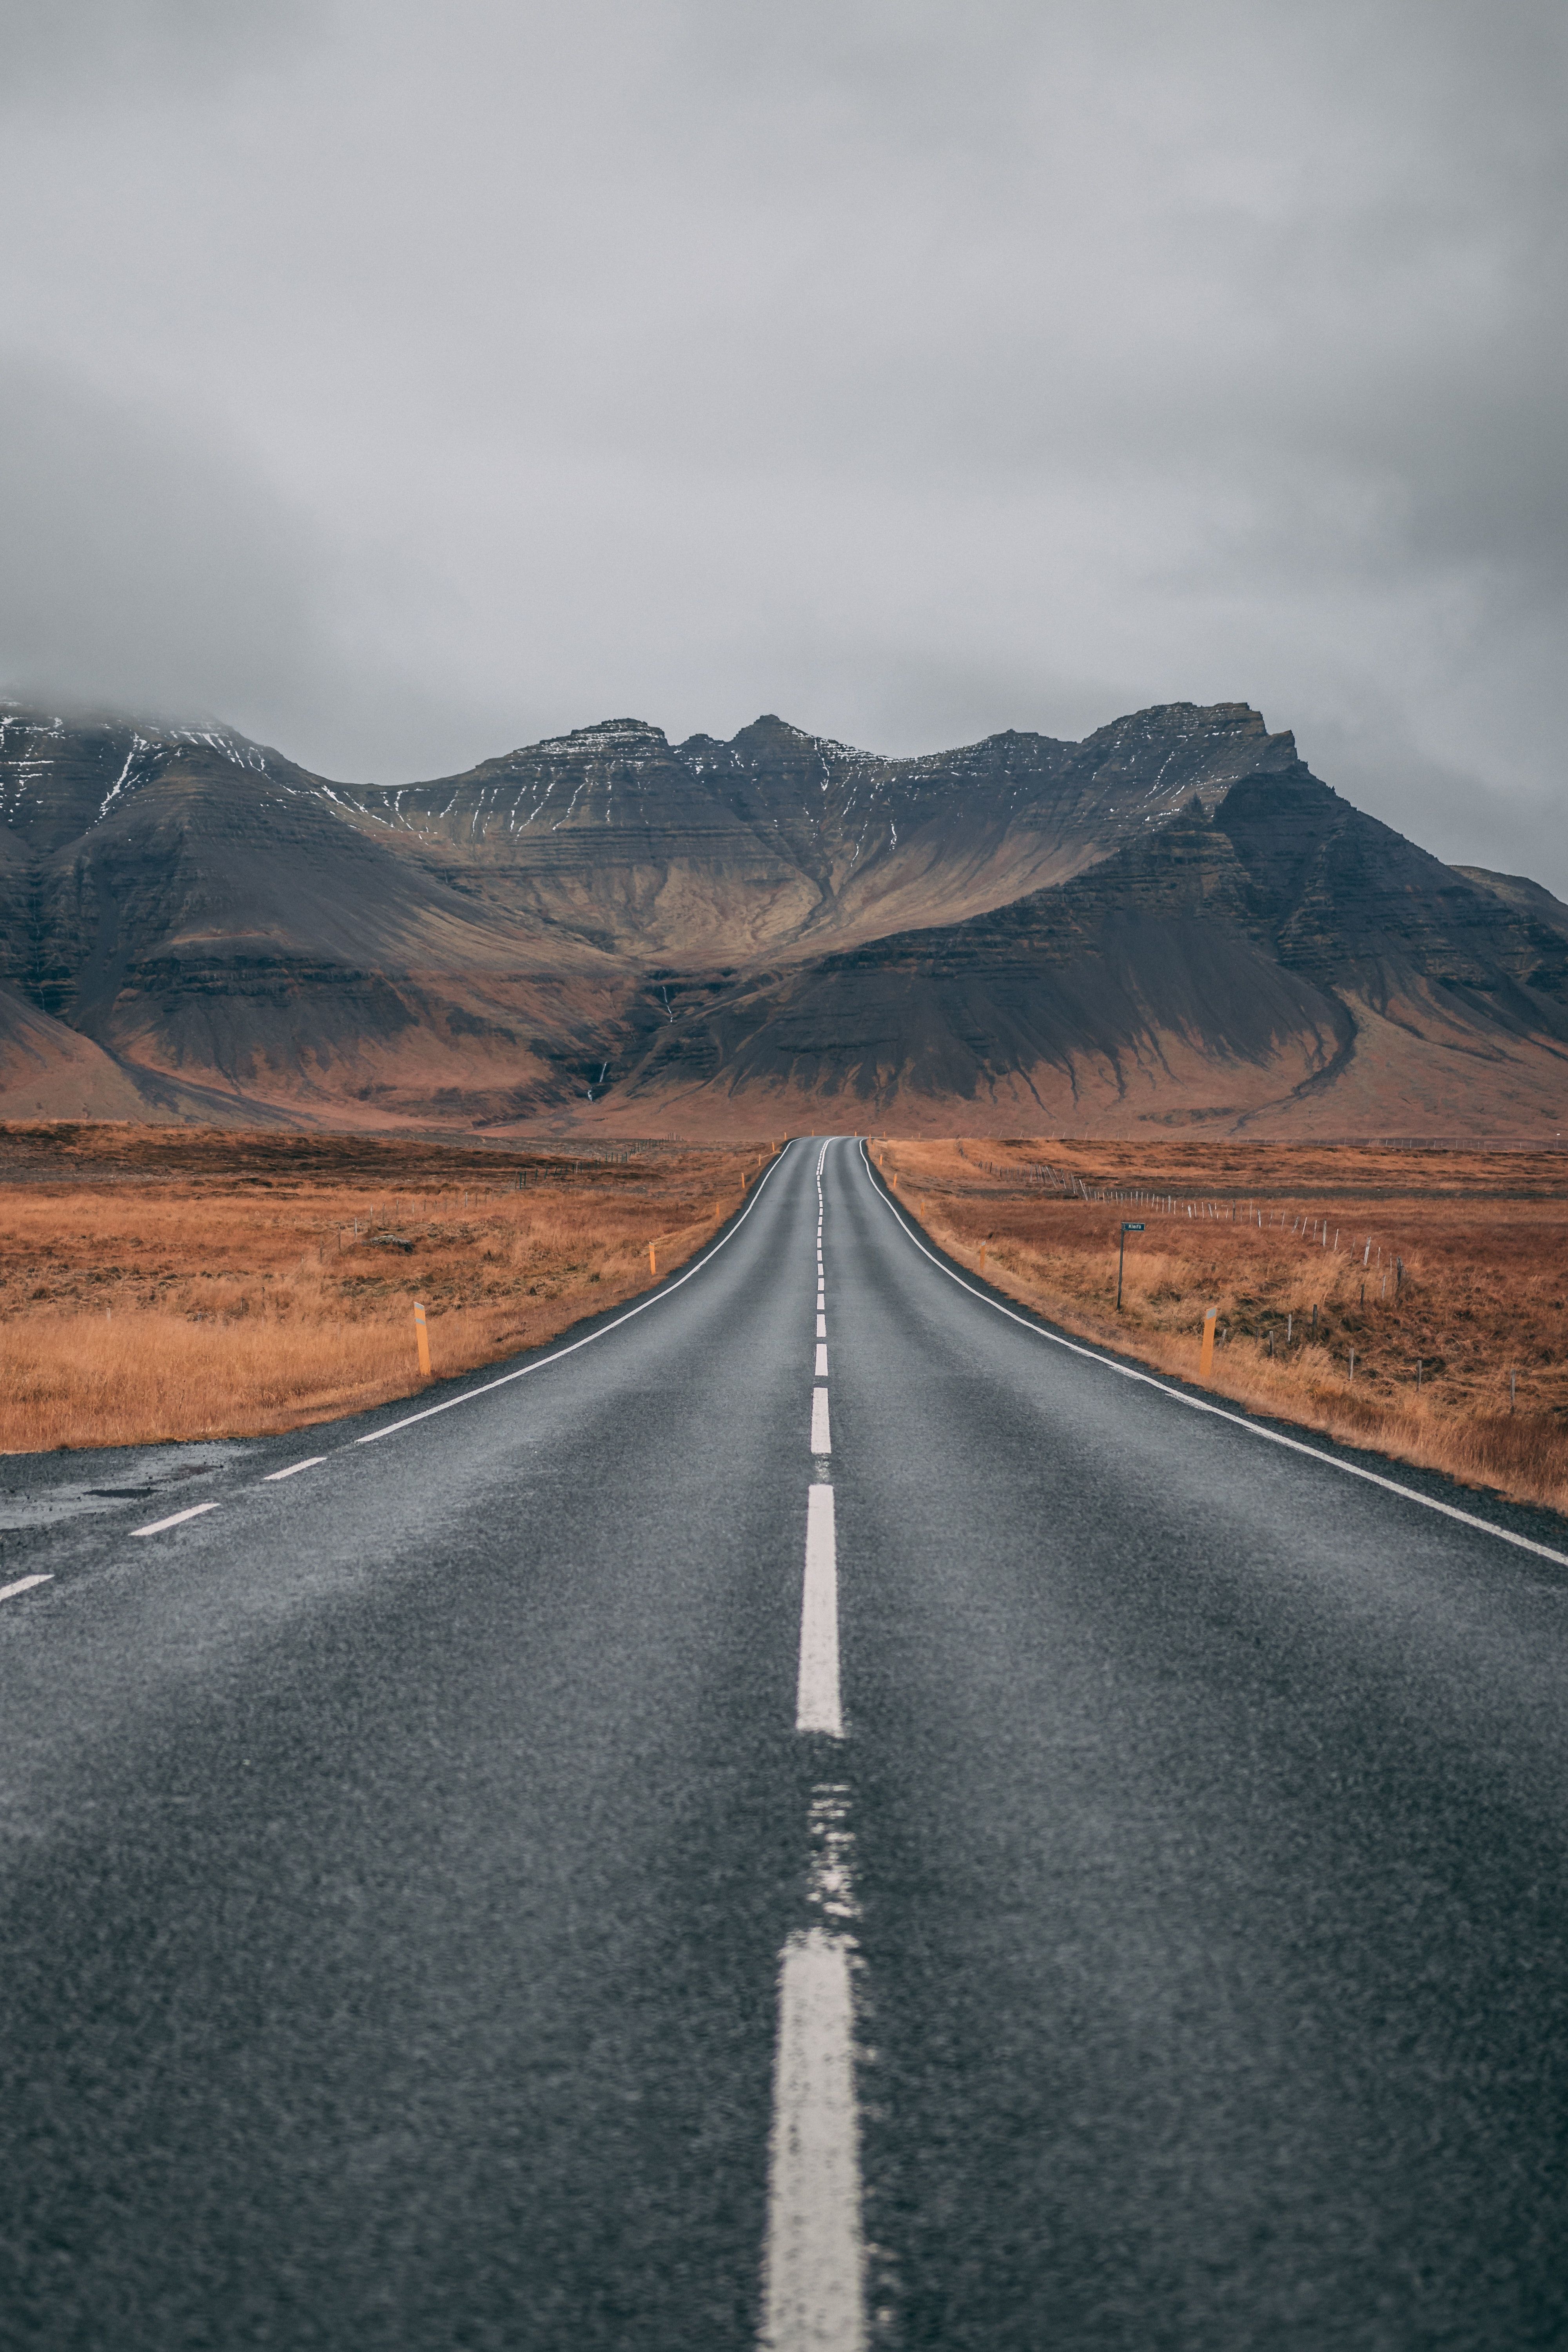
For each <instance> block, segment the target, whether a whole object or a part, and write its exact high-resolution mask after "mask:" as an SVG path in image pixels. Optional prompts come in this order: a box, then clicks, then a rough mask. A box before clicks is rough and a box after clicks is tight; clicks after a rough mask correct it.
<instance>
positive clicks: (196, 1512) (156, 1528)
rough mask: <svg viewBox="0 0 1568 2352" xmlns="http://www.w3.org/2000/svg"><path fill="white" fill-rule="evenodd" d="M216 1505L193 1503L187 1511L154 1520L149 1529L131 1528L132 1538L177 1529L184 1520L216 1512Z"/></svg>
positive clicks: (159, 1534)
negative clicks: (165, 1529) (206, 1512)
mask: <svg viewBox="0 0 1568 2352" xmlns="http://www.w3.org/2000/svg"><path fill="white" fill-rule="evenodd" d="M216 1508H217V1505H216V1503H193V1504H192V1505H191V1507H190V1509H189V1510H188V1511H171V1513H170V1514H169V1517H167V1518H166V1519H154V1520H153V1524H152V1526H151V1527H149V1528H132V1530H131V1532H132V1535H133V1536H161V1535H162V1534H163V1529H164V1528H177V1527H180V1526H182V1525H183V1524H184V1521H185V1520H186V1519H199V1518H200V1517H201V1515H202V1513H203V1512H204V1511H216Z"/></svg>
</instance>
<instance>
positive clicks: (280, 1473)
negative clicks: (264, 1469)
mask: <svg viewBox="0 0 1568 2352" xmlns="http://www.w3.org/2000/svg"><path fill="white" fill-rule="evenodd" d="M326 1458H327V1457H326V1455H325V1454H308V1455H307V1456H306V1458H305V1460H304V1461H303V1462H290V1464H289V1467H288V1468H287V1470H269V1471H268V1473H267V1475H266V1477H265V1478H263V1480H262V1481H261V1483H262V1485H263V1486H276V1485H277V1483H278V1481H279V1478H292V1477H295V1476H297V1475H298V1474H299V1473H300V1471H301V1470H313V1469H314V1468H315V1466H316V1465H317V1463H318V1462H324V1461H325V1460H326Z"/></svg>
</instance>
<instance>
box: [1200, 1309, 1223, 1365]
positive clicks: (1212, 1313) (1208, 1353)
mask: <svg viewBox="0 0 1568 2352" xmlns="http://www.w3.org/2000/svg"><path fill="white" fill-rule="evenodd" d="M1218 1313H1219V1308H1218V1307H1209V1308H1208V1310H1207V1312H1206V1313H1205V1316H1204V1345H1203V1353H1202V1354H1201V1355H1200V1356H1199V1358H1198V1378H1199V1380H1200V1381H1206V1380H1207V1379H1208V1377H1209V1374H1210V1373H1211V1372H1212V1371H1213V1370H1214V1327H1215V1318H1216V1316H1217V1315H1218Z"/></svg>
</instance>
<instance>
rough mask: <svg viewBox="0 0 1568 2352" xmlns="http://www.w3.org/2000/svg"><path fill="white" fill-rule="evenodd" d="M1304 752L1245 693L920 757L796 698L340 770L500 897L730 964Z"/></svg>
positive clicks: (458, 877) (420, 848)
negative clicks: (724, 715) (360, 772)
mask: <svg viewBox="0 0 1568 2352" xmlns="http://www.w3.org/2000/svg"><path fill="white" fill-rule="evenodd" d="M1294 751H1295V746H1294V744H1293V742H1292V741H1291V739H1290V738H1289V736H1288V735H1279V736H1270V735H1269V734H1268V730H1267V729H1266V728H1265V726H1264V724H1263V721H1262V719H1260V718H1259V717H1258V713H1257V712H1256V711H1254V710H1249V709H1247V706H1246V705H1245V704H1242V703H1234V704H1221V705H1219V706H1218V707H1217V708H1215V709H1208V710H1200V709H1196V708H1195V707H1194V706H1193V705H1191V704H1187V703H1179V704H1173V705H1170V706H1168V707H1166V708H1164V709H1159V710H1150V711H1142V712H1140V713H1138V714H1137V715H1136V716H1134V717H1132V718H1130V719H1119V720H1117V722H1116V723H1115V725H1114V726H1111V727H1107V728H1102V729H1101V730H1100V732H1099V733H1098V734H1097V735H1092V736H1090V737H1089V739H1088V740H1087V741H1085V742H1083V743H1060V742H1057V741H1055V740H1053V739H1052V738H1050V737H1049V736H1045V735H1019V734H1012V733H1009V734H1005V735H994V736H991V737H988V738H987V740H985V741H984V742H983V743H975V744H971V745H969V746H967V747H966V748H964V749H963V750H962V751H944V752H940V753H934V754H932V755H931V756H930V757H929V758H925V759H920V760H888V759H881V758H878V757H876V756H875V755H873V754H871V753H869V752H865V751H851V750H850V749H849V748H848V747H847V745H845V744H842V743H834V742H829V741H827V740H825V739H824V738H823V737H821V736H816V735H807V734H805V733H803V732H802V730H800V729H799V728H797V727H791V726H787V725H786V724H785V723H784V720H783V719H773V718H764V719H758V720H757V721H756V722H755V724H754V725H753V726H751V727H747V728H744V729H742V731H741V733H740V734H739V735H737V736H735V737H734V738H733V740H731V741H730V742H727V743H724V742H719V741H717V740H714V739H713V738H712V737H710V736H706V735H697V736H693V737H691V738H690V739H689V740H688V741H686V742H684V743H680V744H675V745H672V744H670V743H669V742H668V740H666V738H665V736H664V735H663V734H662V733H661V732H660V730H658V728H657V727H648V726H646V725H644V724H643V723H642V722H641V721H639V720H636V719H618V720H616V721H613V722H611V723H608V724H606V725H605V726H601V727H587V728H582V729H580V730H578V731H577V732H576V733H574V734H572V735H566V736H562V737H560V738H559V739H557V740H554V741H552V742H548V743H539V744H534V745H532V746H531V747H530V748H529V749H527V750H525V751H513V752H510V753H508V754H507V756H506V757H505V758H504V759H500V760H491V761H486V762H485V763H484V765H483V766H481V767H479V768H474V769H471V770H469V772H468V773H467V774H466V775H460V776H448V777H443V778H442V779H440V780H439V781H438V782H435V783H429V784H419V785H411V786H407V787H401V788H395V789H385V790H375V791H371V790H364V789H361V790H359V791H357V792H350V791H348V790H346V789H345V788H343V787H334V788H333V790H334V793H335V795H336V804H337V805H338V806H340V807H342V809H343V810H344V811H345V812H347V813H351V814H353V816H354V817H356V818H357V820H358V821H359V822H360V823H362V824H367V825H373V826H375V827H377V828H379V829H380V831H381V834H382V835H383V837H384V838H386V839H389V840H391V841H392V842H394V843H395V845H397V846H399V847H400V848H402V849H404V850H405V852H407V853H410V854H412V855H413V856H417V857H418V858H419V859H420V860H421V861H422V862H424V863H425V864H426V865H427V866H428V867H429V868H430V870H432V871H434V872H437V873H440V874H441V875H442V876H443V877H444V878H446V879H447V881H449V882H458V881H460V882H461V884H462V885H463V886H464V887H469V888H472V889H475V890H477V891H478V892H479V894H480V895H481V896H482V897H483V898H484V900H485V902H486V903H487V904H488V905H489V906H491V907H493V908H495V909H496V910H497V911H498V912H502V913H505V914H509V915H515V916H520V917H524V918H528V919H536V920H542V921H545V922H549V923H552V924H554V925H558V926H561V927H562V928H563V929H570V930H573V931H574V932H575V933H576V934H577V935H578V936H579V937H581V938H582V939H583V940H584V941H586V942H589V943H591V944H593V945H595V946H598V947H601V948H603V949H605V950H607V951H610V952H615V953H619V954H622V955H636V956H638V957H641V958H644V959H647V960H649V961H654V962H658V963H667V962H675V963H681V964H689V963H692V962H694V961H695V962H710V961H711V962H724V963H731V964H732V963H737V962H741V961H746V960H747V959H748V958H750V957H752V956H754V955H757V954H760V953H762V954H771V955H777V954H780V953H787V952H795V953H810V952H812V951H813V950H820V949H821V948H822V947H824V946H826V944H827V943H828V942H829V941H830V940H832V941H838V940H846V939H854V938H871V937H875V936H877V935H878V934H879V933H880V932H882V931H885V930H888V929H893V928H896V927H898V926H899V925H901V924H907V923H925V922H938V921H952V920H953V919H955V918H956V917H958V916H963V915H968V914H973V913H978V912H981V911H983V910H984V908H988V907H993V906H999V905H1003V904H1005V902H1006V901H1007V900H1008V899H1009V898H1016V897H1018V896H1019V895H1020V893H1022V892H1023V891H1025V890H1029V889H1036V888H1038V887H1040V886H1041V885H1042V884H1044V883H1047V882H1053V881H1059V880H1062V879H1065V878H1066V877H1067V876H1068V875H1069V874H1073V873H1076V872H1078V871H1079V869H1080V868H1081V867H1083V866H1086V865H1089V864H1090V863H1092V861H1093V860H1094V859H1095V858H1096V857H1100V856H1105V855H1106V853H1107V852H1108V851H1109V850H1110V849H1111V848H1113V847H1114V846H1115V845H1117V843H1119V842H1121V841H1123V840H1126V839H1128V838H1130V837H1131V836H1132V835H1136V834H1138V833H1140V832H1143V831H1146V830H1148V829H1149V828H1150V827H1151V826H1153V825H1157V824H1160V823H1162V822H1163V821H1164V820H1166V819H1167V818H1169V816H1170V815H1171V814H1173V812H1174V811H1175V810H1176V809H1177V808H1178V807H1180V805H1181V803H1182V802H1183V801H1184V799H1185V798H1186V797H1187V796H1188V795H1189V794H1190V793H1193V792H1194V790H1195V791H1197V792H1199V793H1202V794H1204V795H1205V796H1206V797H1207V798H1209V799H1210V800H1212V799H1213V798H1215V797H1216V796H1217V795H1218V794H1219V793H1221V792H1223V791H1224V790H1225V788H1226V785H1228V784H1229V783H1231V782H1234V781H1235V780H1236V778H1237V777H1238V776H1241V775H1245V774H1247V773H1249V772H1256V771H1258V770H1261V769H1269V768H1275V767H1283V766H1284V765H1286V764H1287V763H1288V762H1289V761H1290V759H1292V758H1293V757H1294Z"/></svg>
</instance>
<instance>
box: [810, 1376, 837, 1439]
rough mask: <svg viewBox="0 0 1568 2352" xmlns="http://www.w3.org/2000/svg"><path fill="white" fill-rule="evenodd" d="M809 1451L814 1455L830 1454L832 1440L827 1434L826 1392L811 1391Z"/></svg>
mask: <svg viewBox="0 0 1568 2352" xmlns="http://www.w3.org/2000/svg"><path fill="white" fill-rule="evenodd" d="M811 1450H812V1452H813V1453H814V1454H831V1453H832V1451H833V1440H832V1437H831V1435H830V1434H829V1432H828V1422H827V1391H826V1389H813V1390H812V1391H811Z"/></svg>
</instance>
